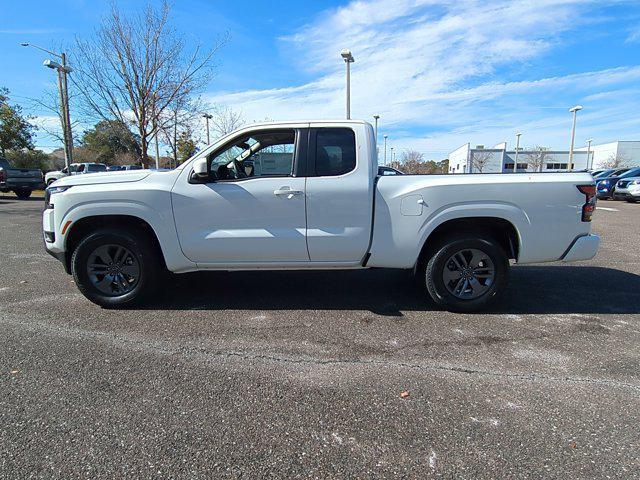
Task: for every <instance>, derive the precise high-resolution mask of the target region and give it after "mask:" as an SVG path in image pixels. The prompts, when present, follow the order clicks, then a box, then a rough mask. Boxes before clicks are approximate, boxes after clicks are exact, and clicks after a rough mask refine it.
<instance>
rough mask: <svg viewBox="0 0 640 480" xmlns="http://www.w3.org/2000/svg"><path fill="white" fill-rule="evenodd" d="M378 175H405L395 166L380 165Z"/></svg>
mask: <svg viewBox="0 0 640 480" xmlns="http://www.w3.org/2000/svg"><path fill="white" fill-rule="evenodd" d="M378 175H404V173H402V172H401V171H400V170H397V169H395V168H393V167H378Z"/></svg>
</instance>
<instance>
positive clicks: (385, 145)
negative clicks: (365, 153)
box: [384, 135, 389, 165]
mask: <svg viewBox="0 0 640 480" xmlns="http://www.w3.org/2000/svg"><path fill="white" fill-rule="evenodd" d="M388 136H389V135H385V136H384V164H385V165H386V164H387V137H388Z"/></svg>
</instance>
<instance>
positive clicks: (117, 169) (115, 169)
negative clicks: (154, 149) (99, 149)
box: [107, 165, 142, 172]
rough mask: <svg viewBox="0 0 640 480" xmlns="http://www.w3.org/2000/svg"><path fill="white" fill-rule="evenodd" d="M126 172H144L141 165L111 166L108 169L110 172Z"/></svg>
mask: <svg viewBox="0 0 640 480" xmlns="http://www.w3.org/2000/svg"><path fill="white" fill-rule="evenodd" d="M124 170H142V167H141V166H140V165H111V166H110V167H107V171H108V172H122V171H124Z"/></svg>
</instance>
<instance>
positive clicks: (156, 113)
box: [72, 1, 224, 164]
mask: <svg viewBox="0 0 640 480" xmlns="http://www.w3.org/2000/svg"><path fill="white" fill-rule="evenodd" d="M169 13H170V7H169V4H168V3H167V2H166V1H165V2H164V3H163V4H162V6H161V7H160V8H159V9H156V8H154V7H153V6H152V5H150V4H148V5H147V6H146V7H145V9H144V10H143V11H142V12H141V13H139V14H137V15H131V16H130V15H126V16H125V15H122V14H121V13H120V11H119V10H118V8H117V6H116V4H115V3H114V4H112V6H111V11H110V13H109V15H107V16H106V17H105V18H104V19H103V21H102V24H101V26H100V28H99V29H98V30H97V32H96V34H95V36H94V37H92V38H91V39H89V40H78V41H77V49H76V54H75V57H74V75H73V76H72V78H73V79H74V84H75V85H76V87H77V88H78V90H79V92H80V94H81V96H82V100H83V103H84V105H85V107H86V109H87V111H88V112H90V113H91V114H94V115H97V116H98V117H99V118H101V119H105V120H109V119H114V118H115V119H118V120H120V121H122V122H124V123H127V124H131V125H133V126H134V129H135V130H136V132H137V134H138V135H139V137H140V146H141V157H142V158H141V160H142V162H143V163H144V164H148V163H149V156H148V149H149V142H150V140H151V139H152V138H153V136H154V135H155V134H156V133H157V131H158V130H159V129H160V127H161V126H162V122H161V121H159V118H161V117H162V116H163V115H164V114H165V112H166V111H167V109H169V108H170V107H171V106H172V105H176V104H179V103H180V102H181V101H182V100H183V99H186V98H188V97H190V96H191V95H193V94H194V93H196V92H197V91H199V90H200V89H202V88H203V87H204V86H205V85H206V84H207V83H208V82H209V81H210V79H211V77H212V72H213V59H214V55H215V53H216V52H217V50H218V49H219V48H220V46H221V45H222V44H223V43H224V40H221V41H220V42H218V43H217V44H216V45H215V46H214V47H213V48H211V49H210V50H207V51H202V50H201V48H200V47H199V46H197V47H195V49H194V50H193V51H192V52H190V53H187V52H186V49H185V42H184V40H183V38H182V36H180V35H178V34H177V32H176V31H175V29H174V28H173V27H172V26H171V24H170V23H169Z"/></svg>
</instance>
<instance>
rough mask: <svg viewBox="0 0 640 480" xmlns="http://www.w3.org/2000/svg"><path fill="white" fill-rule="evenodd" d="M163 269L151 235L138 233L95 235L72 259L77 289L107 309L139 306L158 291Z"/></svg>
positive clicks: (78, 249) (86, 239)
mask: <svg viewBox="0 0 640 480" xmlns="http://www.w3.org/2000/svg"><path fill="white" fill-rule="evenodd" d="M161 265H162V262H161V260H160V258H159V255H158V253H157V251H156V249H155V248H154V244H153V242H152V240H151V238H149V235H147V234H145V233H144V232H142V231H136V230H112V229H108V230H107V229H105V230H100V231H97V232H94V233H91V234H90V235H88V236H87V237H85V238H84V239H83V240H82V241H81V242H80V244H79V245H78V247H77V248H76V249H75V251H74V252H73V256H72V257H71V271H72V273H73V278H74V280H75V282H76V285H77V286H78V288H79V289H80V291H81V292H82V294H83V295H84V296H85V297H87V298H88V299H89V300H91V301H92V302H93V303H96V304H98V305H100V306H103V307H126V306H130V305H133V304H135V303H139V302H140V301H141V300H142V299H143V298H145V297H146V296H148V295H149V294H150V293H152V292H153V291H154V290H155V287H156V282H157V280H158V278H159V277H160V276H161V269H162V267H161Z"/></svg>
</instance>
